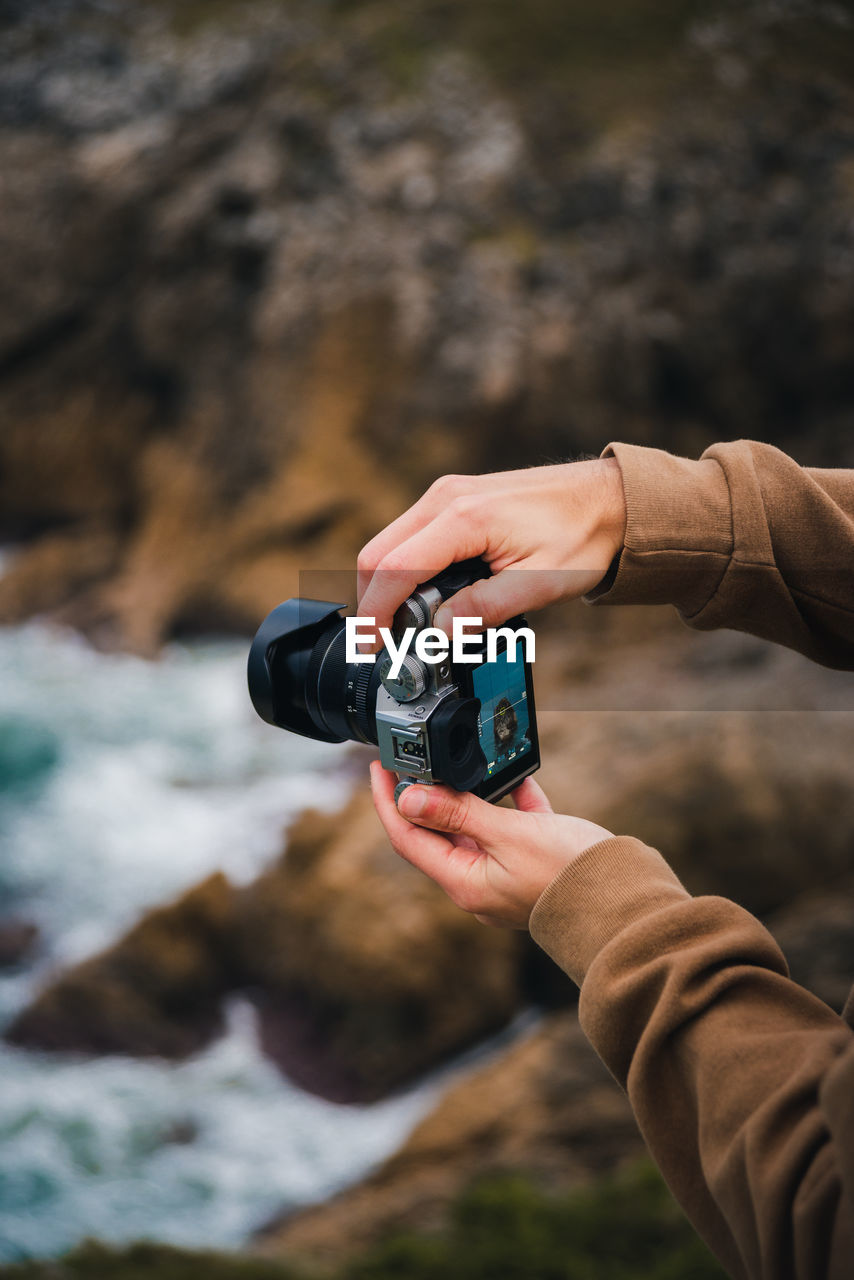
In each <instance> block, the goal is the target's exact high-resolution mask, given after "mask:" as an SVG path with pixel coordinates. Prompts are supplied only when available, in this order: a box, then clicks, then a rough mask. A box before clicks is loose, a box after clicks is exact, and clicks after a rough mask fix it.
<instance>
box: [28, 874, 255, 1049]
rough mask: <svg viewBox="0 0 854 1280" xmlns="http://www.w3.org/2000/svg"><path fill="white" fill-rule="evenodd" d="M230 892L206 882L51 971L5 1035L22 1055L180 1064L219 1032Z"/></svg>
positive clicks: (217, 882)
mask: <svg viewBox="0 0 854 1280" xmlns="http://www.w3.org/2000/svg"><path fill="white" fill-rule="evenodd" d="M230 912H231V888H230V886H229V884H228V881H227V880H226V879H225V877H224V876H222V875H214V876H211V877H210V878H209V879H207V880H205V881H204V882H203V883H202V884H200V885H198V886H197V887H196V888H194V889H191V890H190V892H189V893H186V894H184V895H183V897H181V898H179V899H178V901H177V902H175V903H173V904H172V905H170V906H166V907H159V908H157V909H156V910H155V911H151V912H149V913H148V914H147V915H146V916H144V917H143V919H142V920H141V921H140V922H139V924H137V925H136V926H135V927H134V928H133V929H131V931H130V932H129V933H128V934H127V935H126V936H125V937H124V938H123V939H121V940H120V942H119V943H117V944H116V945H115V946H113V947H110V948H108V949H107V950H106V951H104V952H102V953H101V954H100V955H97V956H93V957H92V958H91V959H90V960H87V961H85V962H84V963H82V964H79V965H76V966H74V967H73V968H71V969H70V970H68V972H67V973H64V974H60V975H59V976H58V977H57V978H55V979H54V980H53V981H52V982H51V983H49V985H47V986H46V987H45V989H44V990H43V991H42V992H41V993H40V994H39V995H37V996H36V997H35V999H34V1000H33V1001H32V1003H31V1004H30V1005H29V1006H27V1007H26V1008H25V1009H24V1010H23V1011H22V1012H21V1013H19V1014H18V1016H17V1017H16V1018H15V1019H14V1020H13V1022H12V1024H11V1025H10V1026H9V1027H8V1028H7V1030H6V1033H5V1038H6V1039H7V1040H9V1041H10V1042H11V1043H12V1044H18V1045H22V1046H25V1047H27V1048H38V1049H49V1050H53V1051H57V1050H61V1051H70V1050H73V1051H79V1052H84V1053H98V1054H102V1053H130V1054H134V1055H140V1056H149V1055H157V1056H161V1057H167V1058H182V1057H185V1056H186V1055H188V1054H190V1053H193V1052H194V1051H195V1050H196V1049H198V1048H200V1047H201V1046H202V1045H204V1044H206V1043H207V1042H208V1041H209V1040H210V1039H211V1038H212V1036H213V1035H214V1034H215V1033H217V1032H218V1031H220V1030H221V1029H222V1013H221V1001H222V997H223V995H224V993H225V991H226V990H227V989H228V981H229V979H228V972H229V968H228V953H227V942H228V932H229V919H230Z"/></svg>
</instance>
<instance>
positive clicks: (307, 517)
mask: <svg viewBox="0 0 854 1280" xmlns="http://www.w3.org/2000/svg"><path fill="white" fill-rule="evenodd" d="M6 8H7V10H8V21H7V23H6V25H5V27H4V30H3V32H2V33H0V41H2V54H3V60H4V86H3V90H2V93H0V250H2V252H0V296H2V298H3V302H4V305H3V308H2V314H0V418H2V431H0V511H2V513H3V515H2V521H3V527H2V535H3V536H4V537H5V538H7V539H8V538H10V537H13V538H19V539H22V540H23V543H24V550H23V551H22V553H21V555H20V557H19V559H18V561H17V565H16V566H15V567H14V568H13V570H12V572H11V573H10V574H9V575H8V576H7V577H6V579H5V580H4V581H3V583H2V585H0V617H3V618H5V619H7V620H15V619H19V618H22V617H25V616H27V615H29V614H31V613H33V612H36V611H46V612H50V613H59V614H60V615H61V616H62V617H64V618H66V619H67V620H70V621H72V622H73V623H75V624H76V625H79V626H82V627H83V628H84V629H86V630H87V631H88V632H89V633H90V634H91V635H93V636H94V637H95V638H96V639H98V640H99V641H100V642H101V643H103V644H122V645H127V646H131V647H135V648H137V649H139V650H143V651H151V650H153V649H155V648H156V647H157V645H158V644H159V642H160V641H161V640H162V639H163V637H164V636H167V635H169V634H171V633H173V632H175V631H176V630H182V629H188V628H189V629H195V628H200V627H201V628H209V627H211V626H214V627H226V628H232V627H236V628H240V629H247V630H248V629H250V628H251V627H252V625H253V624H254V623H255V622H256V621H257V619H258V618H259V617H260V616H262V615H263V614H264V613H265V612H266V611H267V609H268V608H269V607H270V606H271V605H272V604H274V603H275V602H276V601H277V600H278V599H279V598H281V596H282V595H285V594H288V592H289V591H290V592H292V593H293V591H294V590H295V574H296V572H297V570H298V569H300V568H303V567H315V566H319V565H323V566H326V567H330V568H339V567H342V566H346V565H348V564H350V563H351V561H352V557H353V555H354V553H355V551H356V550H358V547H359V546H360V545H361V543H362V542H363V541H364V540H365V539H366V538H367V537H368V536H369V535H371V534H372V533H373V532H375V531H376V529H377V528H379V527H381V526H382V525H383V524H384V523H385V522H386V521H387V520H388V519H389V518H390V517H392V516H393V515H394V514H396V513H397V512H398V511H399V510H400V509H401V508H402V507H403V506H404V505H406V503H407V502H408V501H409V500H411V499H412V498H413V497H414V496H415V495H416V494H417V493H418V492H420V491H421V490H422V489H423V487H424V486H425V485H426V484H427V483H428V482H429V481H430V480H431V479H433V478H434V477H435V476H436V475H437V474H440V473H441V472H443V471H448V470H466V469H473V470H476V469H484V468H494V467H496V466H504V465H514V464H517V463H525V464H528V463H531V462H536V461H542V460H549V459H553V458H555V457H566V456H570V455H573V454H575V453H577V452H578V451H579V450H585V449H587V450H593V451H596V452H598V450H599V449H600V448H601V447H602V445H603V444H604V443H605V442H606V441H607V440H608V439H609V438H613V437H615V436H621V437H623V438H629V439H633V440H636V441H639V442H642V443H655V444H662V445H664V446H666V447H674V448H677V449H683V450H686V451H697V450H698V449H700V448H701V447H702V446H703V445H704V444H706V443H708V442H710V441H711V440H712V439H716V438H720V437H721V436H738V435H753V436H759V437H760V438H764V439H771V440H777V441H780V442H782V443H784V444H786V445H788V446H790V447H793V448H795V450H796V451H797V452H798V454H799V456H802V457H803V459H804V460H805V461H829V462H839V461H844V460H845V459H846V458H849V460H850V453H849V452H848V451H849V449H850V444H849V442H850V432H846V427H847V426H848V425H849V424H850V395H851V391H852V381H851V370H852V368H854V359H852V356H854V351H852V342H854V339H852V336H851V335H852V333H854V325H852V305H854V304H852V301H851V299H852V297H854V291H852V288H851V284H852V275H854V265H852V264H854V243H853V242H852V226H854V219H852V212H854V208H852V205H853V204H854V195H852V192H854V187H852V182H851V172H850V171H851V167H852V164H854V110H852V100H851V90H850V88H849V85H850V77H849V78H848V80H847V82H846V77H845V74H844V71H845V66H846V65H847V64H845V63H844V58H843V59H841V61H840V58H841V55H839V49H840V48H843V47H844V45H845V41H850V40H851V36H850V34H848V33H847V31H846V29H844V28H842V27H835V26H833V23H834V22H835V21H836V19H834V18H833V16H832V15H830V16H828V15H825V16H824V17H823V18H813V19H811V20H810V22H811V25H810V27H809V32H808V34H809V36H810V39H811V40H812V42H813V44H816V48H815V49H814V50H813V51H812V57H811V60H810V56H808V55H809V50H810V48H811V45H810V43H809V41H807V40H802V39H801V38H800V37H801V35H802V31H801V28H800V27H798V25H797V20H796V19H793V18H786V17H785V16H784V15H783V16H781V14H780V13H776V11H773V12H772V11H771V10H770V9H768V7H767V6H756V8H755V9H754V8H753V7H751V6H747V7H746V8H745V9H744V11H743V12H742V13H741V14H740V15H738V16H734V15H732V14H730V15H729V16H728V17H727V18H726V19H725V20H724V19H714V18H709V19H708V20H707V21H706V22H704V23H703V24H701V25H695V26H693V27H691V26H688V25H686V24H685V23H682V25H681V26H680V25H679V24H678V23H674V24H673V31H672V37H671V38H670V43H669V45H668V47H667V50H666V53H667V58H666V59H665V60H663V61H662V60H661V59H660V53H661V51H660V50H658V51H657V52H656V54H655V58H658V59H659V61H655V58H654V57H653V54H651V53H650V52H649V50H647V49H646V46H645V45H644V44H643V42H642V41H641V40H640V39H638V55H637V64H638V65H637V66H636V67H634V72H636V73H637V74H638V75H639V76H640V81H639V83H640V84H641V85H642V86H648V85H650V84H653V85H654V84H655V83H656V81H661V80H662V77H667V86H668V87H667V91H666V92H662V91H660V90H659V91H658V92H657V93H656V92H653V91H652V90H647V89H646V88H642V89H641V90H640V91H639V93H638V95H636V97H635V98H634V99H632V98H631V96H629V97H628V99H626V98H625V97H624V98H623V99H621V101H625V102H626V106H625V108H624V109H622V110H621V109H617V108H614V109H612V110H611V111H610V112H606V113H603V112H601V111H600V112H598V114H597V111H596V110H594V109H593V108H591V106H590V103H589V102H588V101H586V100H585V99H584V97H583V90H582V88H579V87H578V86H579V85H582V86H583V84H584V83H586V82H584V81H581V80H580V79H578V78H577V77H576V76H574V75H573V74H572V69H571V68H570V69H569V70H568V71H567V74H566V84H564V85H563V86H562V89H561V93H562V96H561V94H558V96H557V97H555V96H554V94H553V95H552V97H548V96H547V95H546V94H545V90H544V87H543V84H541V83H540V82H539V81H536V80H535V79H532V80H531V82H530V83H529V82H524V83H521V84H520V83H518V82H516V83H514V84H513V85H512V87H511V86H510V85H508V84H505V82H504V81H503V80H502V78H501V75H500V65H499V67H498V69H497V70H496V69H495V68H492V67H491V66H489V65H487V64H485V63H484V62H482V61H479V60H478V54H477V48H476V47H474V48H473V47H472V42H471V41H470V40H469V41H468V42H467V44H468V52H461V51H460V48H457V47H454V43H453V37H454V29H453V28H451V29H450V31H449V32H448V33H447V38H442V39H439V38H437V39H435V40H434V42H433V43H432V44H431V42H430V39H429V38H428V39H426V40H425V41H423V44H424V49H422V50H421V51H420V53H419V56H418V57H417V58H414V57H413V58H412V59H411V60H410V61H411V65H410V64H409V63H407V74H406V77H405V78H404V79H401V75H400V74H399V68H397V67H396V63H395V58H394V57H393V56H392V53H391V52H390V51H389V47H388V39H385V43H384V42H383V39H380V38H379V36H377V34H376V33H377V32H379V33H380V34H382V33H383V32H385V33H386V35H387V34H388V33H387V31H386V27H385V26H384V25H383V24H384V23H386V24H388V22H389V21H390V19H389V14H390V12H391V11H390V10H388V9H386V8H384V6H383V5H380V4H374V5H362V6H358V5H357V6H351V7H349V8H348V7H341V8H335V7H332V8H329V7H327V6H321V5H319V4H316V3H311V0H305V2H304V3H303V4H299V5H288V6H282V5H269V6H265V5H261V4H252V5H249V6H229V5H224V6H221V7H220V8H219V9H218V10H217V15H216V20H215V21H211V20H208V19H206V20H203V18H204V16H205V15H203V14H202V13H201V12H200V13H199V14H197V15H196V18H195V24H194V22H193V20H192V15H189V10H188V8H187V6H180V5H176V6H174V7H173V6H170V4H168V3H164V4H162V5H158V6H150V5H147V6H146V5H135V4H122V5H118V4H116V5H95V4H90V3H89V2H88V0H76V2H74V3H72V2H71V0H68V2H67V3H65V4H60V5H54V6H52V7H51V12H50V16H49V18H48V17H47V16H46V15H41V16H40V15H39V12H38V10H39V7H38V6H35V7H34V6H25V5H16V4H9V5H7V7H6ZM547 8H548V6H547V5H545V4H544V0H539V5H538V9H537V13H538V14H539V16H540V18H541V19H542V18H543V16H544V15H543V13H540V10H547ZM34 10H35V11H34ZM760 10H761V12H760ZM4 12H5V11H4ZM419 12H420V11H419ZM426 12H428V10H427V9H426V8H425V13H426ZM461 12H462V11H461ZM674 12H676V10H675V9H674ZM680 12H681V11H680ZM509 13H510V10H509V9H508V8H507V6H506V5H501V4H499V5H498V6H496V7H495V12H494V15H493V25H494V27H495V31H496V33H497V34H496V37H495V38H496V39H498V40H500V39H501V36H502V27H501V24H502V22H509V21H510V19H509V17H508V14H509ZM775 13H776V16H775ZM188 15H189V16H188ZM534 16H536V15H534ZM545 17H546V18H549V17H550V15H549V14H548V13H545ZM417 18H418V15H417V14H416V15H414V16H413V18H412V22H413V24H415V25H414V27H413V31H414V32H415V33H416V34H415V35H413V34H412V32H410V33H409V35H408V37H407V30H406V29H405V23H403V27H401V22H402V20H401V19H400V18H399V17H397V18H395V19H394V22H393V23H392V30H393V31H394V33H395V36H396V38H398V39H399V40H401V41H403V42H404V44H403V46H402V47H403V48H404V49H405V51H406V52H407V56H408V55H409V53H411V50H412V48H414V47H417V46H418V36H417V32H418V31H419V30H420V28H418V26H417ZM641 19H643V23H642V24H641ZM556 20H557V19H556ZM461 21H462V19H461ZM625 21H626V23H629V22H630V18H629V17H628V16H626V19H625ZM636 21H638V23H639V34H640V31H642V30H643V29H645V27H646V26H648V25H649V15H648V14H646V13H645V12H644V13H643V14H639V15H638V18H637V19H636ZM372 23H373V26H372ZM395 23H396V25H395ZM421 23H422V28H423V29H424V30H425V31H426V32H428V34H429V31H430V25H429V20H428V19H426V18H425V17H424V15H423V14H422V15H421ZM425 24H426V25H425ZM591 24H593V28H595V20H594V19H592V18H589V19H588V26H591ZM541 25H543V24H542V23H541ZM582 27H583V24H582ZM547 29H548V28H547V25H546V26H545V30H546V31H547ZM591 29H592V28H591ZM514 30H515V29H514V28H511V29H509V31H508V33H507V39H508V40H509V41H510V42H511V43H512V38H513V32H514ZM465 34H466V33H465V30H463V29H461V32H460V42H459V43H460V45H463V44H466V40H465V39H463V37H464V36H465ZM631 34H632V29H631V28H630V29H629V30H628V32H627V36H628V38H631ZM593 35H594V36H595V35H596V31H595V29H594V30H593ZM587 36H588V37H589V36H590V32H589V31H588V32H587ZM583 37H584V30H582V32H581V36H580V37H579V39H580V40H581V44H582V51H581V55H580V56H581V57H583V53H584V48H586V46H585V45H584V44H583ZM591 38H592V37H591ZM407 39H408V43H406V40H407ZM822 42H823V43H822ZM543 43H544V50H543V54H544V57H545V55H546V54H547V53H548V47H547V46H548V41H547V40H546V39H545V37H544V38H543ZM826 48H828V49H832V50H833V51H834V59H835V60H830V59H828V58H826V57H825V56H824V51H825V49H826ZM804 49H806V50H807V53H806V54H805V53H804ZM398 53H400V51H399V50H398ZM400 56H401V57H402V54H401V55H400ZM615 56H616V55H615ZM398 61H400V57H398ZM605 64H606V65H607V60H605ZM674 66H675V67H676V68H677V69H676V71H675V72H674V69H673V68H674ZM579 74H580V70H579ZM605 74H606V72H605V71H604V70H603V75H605Z"/></svg>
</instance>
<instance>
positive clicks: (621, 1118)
mask: <svg viewBox="0 0 854 1280" xmlns="http://www.w3.org/2000/svg"><path fill="white" fill-rule="evenodd" d="M642 1150H643V1142H642V1139H641V1137H640V1135H639V1133H638V1131H637V1127H636V1125H635V1121H634V1118H633V1117H632V1113H631V1110H630V1108H629V1105H628V1102H627V1100H626V1098H625V1095H624V1094H623V1093H622V1092H621V1090H620V1089H619V1088H618V1087H617V1085H616V1084H615V1083H614V1081H613V1079H612V1078H611V1077H610V1075H609V1074H608V1072H607V1070H606V1069H605V1067H604V1066H603V1065H602V1063H601V1062H600V1061H599V1059H598V1058H597V1057H596V1055H595V1053H594V1052H593V1050H592V1049H591V1048H590V1046H589V1044H588V1043H587V1041H586V1039H585V1038H584V1036H583V1034H582V1032H581V1029H580V1027H579V1026H578V1023H577V1021H576V1019H575V1016H574V1014H566V1013H562V1014H555V1015H552V1016H551V1017H550V1018H547V1019H546V1020H545V1021H544V1022H543V1023H542V1024H541V1025H540V1026H539V1027H538V1028H536V1030H534V1031H533V1032H532V1033H530V1034H529V1035H527V1036H525V1037H524V1038H523V1039H522V1040H520V1041H519V1042H517V1043H516V1044H514V1045H513V1046H512V1047H511V1048H510V1049H508V1050H506V1051H505V1052H504V1053H503V1054H502V1055H501V1056H500V1057H498V1058H497V1059H495V1060H493V1061H491V1062H489V1063H487V1064H486V1065H477V1066H474V1067H471V1068H469V1069H468V1070H466V1071H465V1072H463V1073H462V1074H461V1075H458V1076H457V1078H456V1079H455V1080H453V1081H452V1082H451V1084H450V1086H449V1087H448V1089H447V1091H446V1092H445V1093H444V1094H443V1095H442V1097H441V1098H440V1099H439V1101H438V1103H437V1104H436V1106H435V1108H434V1109H433V1110H432V1111H431V1112H430V1113H429V1115H428V1116H427V1117H426V1119H424V1120H423V1121H422V1122H421V1123H420V1124H419V1125H418V1126H417V1127H416V1128H415V1130H414V1131H413V1133H412V1134H411V1136H410V1137H409V1138H408V1139H407V1140H406V1142H404V1144H403V1145H402V1146H401V1147H400V1149H399V1150H398V1151H397V1152H396V1153H395V1154H394V1155H393V1156H392V1157H391V1158H390V1159H389V1160H387V1161H386V1162H385V1163H384V1164H383V1165H381V1166H380V1168H379V1169H378V1170H377V1171H376V1172H375V1173H373V1174H371V1175H369V1177H368V1178H366V1179H365V1180H364V1181H363V1182H361V1183H359V1184H358V1185H357V1186H355V1187H351V1188H348V1189H346V1190H345V1191H342V1192H341V1193H339V1194H338V1195H337V1196H334V1197H333V1198H332V1199H331V1200H330V1201H328V1202H327V1203H326V1204H323V1205H319V1206H317V1207H314V1208H309V1209H305V1210H301V1211H298V1212H297V1213H296V1214H293V1215H291V1216H289V1217H287V1218H286V1219H284V1220H282V1221H279V1222H276V1223H271V1224H270V1225H269V1226H268V1227H266V1228H265V1229H264V1230H263V1231H262V1232H261V1233H260V1234H259V1237H258V1240H257V1247H258V1248H259V1249H260V1250H261V1251H262V1252H264V1253H268V1254H275V1255H280V1256H285V1257H287V1258H288V1259H289V1260H290V1259H293V1260H294V1261H296V1262H309V1263H311V1264H315V1265H322V1264H328V1265H334V1264H339V1263H340V1262H341V1261H342V1260H343V1259H344V1258H346V1257H349V1256H350V1255H352V1254H356V1253H359V1252H361V1251H362V1250H363V1249H365V1248H369V1247H370V1246H371V1245H374V1244H377V1243H378V1242H380V1241H381V1240H383V1239H384V1238H386V1237H387V1236H388V1235H390V1234H393V1233H394V1232H397V1231H406V1230H418V1231H419V1232H420V1231H427V1232H429V1231H432V1230H434V1229H438V1228H440V1227H442V1226H444V1225H445V1224H446V1221H447V1215H448V1210H449V1208H450V1206H451V1204H452V1203H453V1201H454V1200H455V1199H456V1197H457V1196H458V1195H459V1194H460V1192H461V1191H462V1190H464V1189H465V1188H466V1187H467V1186H468V1185H469V1184H470V1183H471V1182H472V1181H473V1180H474V1179H475V1178H476V1177H478V1176H479V1175H482V1174H484V1173H490V1174H492V1173H497V1172H502V1171H512V1172H523V1173H525V1174H527V1175H528V1176H530V1177H531V1178H532V1179H533V1180H535V1181H536V1182H538V1183H539V1184H541V1185H542V1186H543V1187H544V1188H548V1189H549V1190H550V1191H552V1192H553V1191H555V1190H556V1189H560V1188H563V1187H568V1186H572V1185H574V1184H577V1183H580V1182H583V1181H586V1180H588V1179H590V1178H592V1177H594V1176H596V1175H598V1174H602V1173H605V1172H609V1171H612V1170H613V1169H615V1168H617V1167H618V1166H619V1165H620V1164H621V1163H622V1162H623V1161H624V1160H627V1159H630V1158H632V1157H635V1156H637V1155H638V1154H639V1153H640V1152H641V1151H642Z"/></svg>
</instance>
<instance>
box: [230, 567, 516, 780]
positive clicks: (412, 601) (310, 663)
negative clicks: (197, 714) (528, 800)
mask: <svg viewBox="0 0 854 1280" xmlns="http://www.w3.org/2000/svg"><path fill="white" fill-rule="evenodd" d="M488 576H489V569H488V567H487V566H486V565H485V564H484V562H483V561H482V560H466V561H463V562H461V563H459V564H454V565H451V566H450V567H449V568H448V569H445V570H444V571H443V572H442V573H440V574H437V575H436V576H435V577H433V578H431V579H430V580H429V581H427V582H425V583H423V584H422V585H421V586H418V587H416V589H415V591H414V592H413V593H412V595H411V596H410V597H409V598H408V599H407V600H406V601H405V602H404V603H403V604H402V605H401V607H400V609H399V610H398V611H397V613H396V614H395V617H394V623H393V625H392V628H391V635H390V636H388V642H387V647H386V648H383V649H382V650H381V651H380V652H379V653H378V654H377V655H376V657H375V658H374V657H373V655H371V656H370V657H368V656H367V655H362V656H360V655H359V654H358V651H354V647H353V646H354V643H355V640H354V632H352V631H351V630H350V624H351V623H353V624H355V623H356V621H357V620H356V619H352V618H351V619H346V618H344V617H342V615H341V613H340V610H341V609H343V608H344V607H345V606H344V605H341V604H333V603H332V602H330V601H327V600H308V599H295V600H286V601H285V603H284V604H280V605H279V606H278V608H276V609H274V610H273V612H272V613H270V614H269V615H268V616H267V618H266V619H265V620H264V622H263V623H262V624H261V626H260V628H259V629H258V633H257V635H256V636H255V639H254V641H253V642H252V647H251V649H250V651H249V667H248V677H249V693H250V696H251V698H252V702H253V705H254V707H255V710H256V711H257V712H258V714H259V715H260V716H261V718H262V719H263V720H266V721H268V722H269V723H270V724H274V725H278V727H279V728H281V729H290V730H291V732H293V733H299V734H302V735H303V736H304V737H307V738H316V739H318V740H319V741H321V742H344V741H346V740H348V739H349V740H351V741H355V742H365V743H371V744H373V745H374V746H378V747H379V750H380V760H381V762H382V764H383V765H384V767H385V768H387V769H391V770H394V771H395V772H396V773H397V774H398V775H399V777H400V783H399V785H398V789H397V791H396V793H395V795H396V796H397V795H398V794H399V792H400V789H401V788H402V787H404V786H409V785H410V784H411V783H413V782H425V783H433V782H443V783H446V784H447V785H448V786H450V787H453V788H454V789H455V790H457V791H472V792H474V793H475V795H478V796H481V797H482V798H483V799H485V800H500V799H501V797H502V796H503V795H506V794H507V792H508V791H511V790H512V789H513V788H514V787H516V786H518V785H519V783H520V782H521V781H522V779H523V778H525V777H527V775H528V774H530V773H534V772H535V770H536V769H538V768H539V765H540V753H539V742H538V739H537V725H536V715H535V711H534V687H533V678H532V670H531V663H530V661H528V658H527V656H526V655H527V641H528V639H530V640H531V641H532V640H533V635H532V633H531V632H530V630H529V629H528V628H527V627H526V624H525V620H524V618H522V617H521V616H519V617H516V618H513V619H511V620H510V621H509V622H508V623H507V624H506V625H505V626H504V627H501V628H497V629H492V631H491V632H490V631H487V632H486V633H485V634H479V635H477V636H474V635H471V634H469V635H466V636H465V639H464V642H463V643H462V644H461V645H460V646H459V649H460V652H459V654H455V652H454V650H453V649H450V648H447V647H446V652H444V653H443V652H442V651H441V645H440V644H439V643H438V641H439V639H440V636H441V633H438V632H435V631H434V630H433V618H434V616H435V614H436V611H437V609H438V608H439V606H440V604H441V603H442V602H443V601H444V600H447V599H448V598H449V597H450V596H452V595H454V594H455V593H456V592H457V591H459V590H461V588H462V587H465V586H468V585H469V584H470V583H472V582H475V581H477V580H478V579H479V578H484V577H488ZM456 621H457V620H456V619H455V623H456ZM428 631H429V632H431V636H432V639H431V637H430V636H427V635H424V634H423V633H425V632H428ZM413 638H414V639H415V641H416V644H415V652H413V648H412V647H411V642H412V640H413ZM419 638H420V640H422V641H424V643H423V644H422V643H419ZM461 638H462V637H461ZM404 642H406V643H404ZM463 650H464V652H463ZM419 654H420V656H419ZM455 658H457V660H455ZM353 659H355V660H353Z"/></svg>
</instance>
